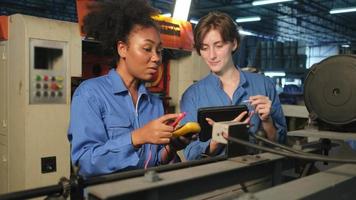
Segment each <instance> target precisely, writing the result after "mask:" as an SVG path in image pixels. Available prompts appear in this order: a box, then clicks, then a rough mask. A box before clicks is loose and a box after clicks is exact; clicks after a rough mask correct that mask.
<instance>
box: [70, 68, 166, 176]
mask: <svg viewBox="0 0 356 200" xmlns="http://www.w3.org/2000/svg"><path fill="white" fill-rule="evenodd" d="M163 114H164V110H163V104H162V101H161V100H160V99H159V98H158V97H157V96H154V95H152V94H151V93H150V92H149V91H148V90H147V89H146V87H145V86H144V84H143V83H141V84H140V85H139V88H138V100H137V105H136V107H135V106H134V104H133V101H132V98H131V95H130V93H129V92H128V90H127V88H126V86H125V85H124V83H123V81H122V79H121V77H120V76H119V74H118V73H117V72H116V71H115V70H114V69H112V70H110V71H109V73H108V74H107V75H105V76H101V77H98V78H94V79H89V80H87V81H84V82H83V83H82V84H81V85H80V86H79V87H78V88H77V90H76V91H75V93H74V95H73V100H72V105H71V119H70V126H69V130H68V138H69V141H70V143H71V145H72V149H71V156H72V162H73V163H74V164H75V165H77V166H79V173H80V174H81V175H83V176H86V177H88V176H93V175H100V174H108V173H112V172H117V171H124V170H129V169H138V168H144V165H145V163H146V162H148V164H147V165H148V166H149V167H150V166H156V165H159V163H160V162H161V155H160V153H161V150H162V149H163V148H162V147H163V146H162V145H154V144H145V145H142V146H141V147H140V148H135V147H134V146H133V144H132V140H131V134H132V131H133V130H135V129H137V128H140V127H142V126H144V125H145V124H147V123H148V122H150V121H151V120H153V119H156V118H158V117H160V116H162V115H163Z"/></svg>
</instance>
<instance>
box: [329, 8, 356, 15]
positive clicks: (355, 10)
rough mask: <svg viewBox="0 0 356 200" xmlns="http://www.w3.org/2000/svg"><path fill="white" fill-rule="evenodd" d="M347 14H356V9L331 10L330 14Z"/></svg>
mask: <svg viewBox="0 0 356 200" xmlns="http://www.w3.org/2000/svg"><path fill="white" fill-rule="evenodd" d="M347 12H356V7H350V8H335V9H331V10H330V12H329V13H330V14H338V13H347Z"/></svg>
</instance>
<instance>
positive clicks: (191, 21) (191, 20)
mask: <svg viewBox="0 0 356 200" xmlns="http://www.w3.org/2000/svg"><path fill="white" fill-rule="evenodd" d="M189 21H190V23H192V24H198V22H199V20H196V19H190V20H189Z"/></svg>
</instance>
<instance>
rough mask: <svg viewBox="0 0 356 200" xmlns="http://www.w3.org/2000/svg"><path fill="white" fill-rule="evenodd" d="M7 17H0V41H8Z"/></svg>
mask: <svg viewBox="0 0 356 200" xmlns="http://www.w3.org/2000/svg"><path fill="white" fill-rule="evenodd" d="M8 18H9V17H8V16H0V40H7V39H9V35H8V23H9V19H8Z"/></svg>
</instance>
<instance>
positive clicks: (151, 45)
mask: <svg viewBox="0 0 356 200" xmlns="http://www.w3.org/2000/svg"><path fill="white" fill-rule="evenodd" d="M119 43H120V42H119ZM118 51H119V54H120V59H123V62H125V66H126V70H127V72H128V74H129V75H131V76H132V77H133V78H137V79H140V80H144V81H149V80H151V79H152V78H153V76H154V74H155V73H156V72H157V70H158V67H159V66H160V65H161V59H162V58H161V53H162V42H161V38H160V35H159V32H158V31H157V29H155V28H154V27H147V28H146V27H141V26H137V27H135V28H134V29H133V30H132V31H131V33H130V35H129V37H128V42H127V44H123V43H121V44H119V45H118Z"/></svg>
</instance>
